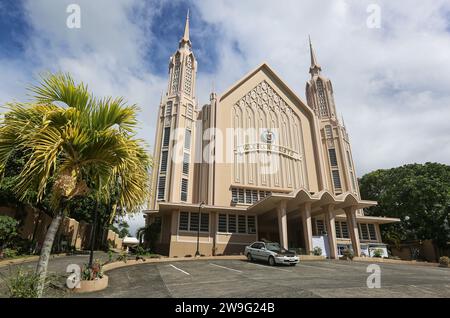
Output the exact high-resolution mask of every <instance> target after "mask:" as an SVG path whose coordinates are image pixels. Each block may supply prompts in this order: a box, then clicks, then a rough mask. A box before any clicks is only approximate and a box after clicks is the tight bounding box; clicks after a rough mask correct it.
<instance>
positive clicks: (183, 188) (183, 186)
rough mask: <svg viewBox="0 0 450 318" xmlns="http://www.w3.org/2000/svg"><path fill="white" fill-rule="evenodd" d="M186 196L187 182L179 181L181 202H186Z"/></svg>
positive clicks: (185, 180) (184, 180)
mask: <svg viewBox="0 0 450 318" xmlns="http://www.w3.org/2000/svg"><path fill="white" fill-rule="evenodd" d="M187 195H188V180H187V179H185V178H183V179H181V201H187Z"/></svg>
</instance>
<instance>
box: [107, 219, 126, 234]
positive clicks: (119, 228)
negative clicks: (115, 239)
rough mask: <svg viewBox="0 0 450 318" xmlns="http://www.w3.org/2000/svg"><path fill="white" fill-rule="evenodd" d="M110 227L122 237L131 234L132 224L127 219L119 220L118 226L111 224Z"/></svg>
mask: <svg viewBox="0 0 450 318" xmlns="http://www.w3.org/2000/svg"><path fill="white" fill-rule="evenodd" d="M110 229H111V230H112V231H114V232H116V233H117V234H119V237H120V238H124V237H125V236H130V225H129V224H128V223H127V222H126V221H125V220H118V222H117V226H116V225H115V224H111V226H110Z"/></svg>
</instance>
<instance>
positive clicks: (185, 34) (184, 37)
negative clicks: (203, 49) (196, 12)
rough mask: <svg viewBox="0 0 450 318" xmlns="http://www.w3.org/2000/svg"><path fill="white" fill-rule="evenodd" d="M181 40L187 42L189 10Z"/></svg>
mask: <svg viewBox="0 0 450 318" xmlns="http://www.w3.org/2000/svg"><path fill="white" fill-rule="evenodd" d="M183 40H185V41H189V9H188V11H187V15H186V25H185V26H184V35H183Z"/></svg>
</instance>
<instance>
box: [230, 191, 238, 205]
mask: <svg viewBox="0 0 450 318" xmlns="http://www.w3.org/2000/svg"><path fill="white" fill-rule="evenodd" d="M231 200H232V201H233V202H235V203H237V202H238V189H237V188H231Z"/></svg>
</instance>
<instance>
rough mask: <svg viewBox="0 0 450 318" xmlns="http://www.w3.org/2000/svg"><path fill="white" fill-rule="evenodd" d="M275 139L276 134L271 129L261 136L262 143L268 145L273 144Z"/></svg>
mask: <svg viewBox="0 0 450 318" xmlns="http://www.w3.org/2000/svg"><path fill="white" fill-rule="evenodd" d="M275 137H276V135H275V133H274V132H273V131H271V130H270V129H267V130H265V131H263V133H262V134H261V139H262V141H264V142H265V143H268V144H273V142H274V141H275Z"/></svg>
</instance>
